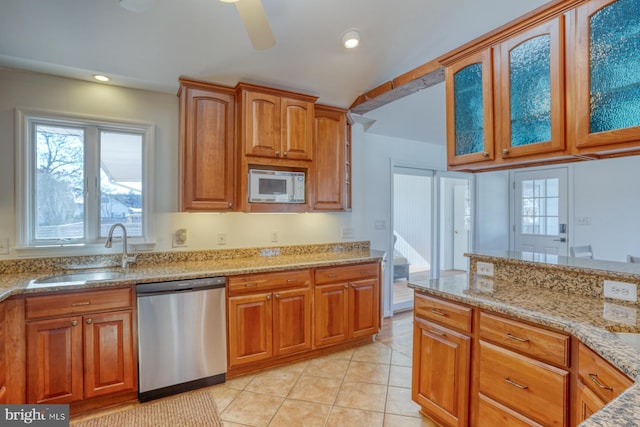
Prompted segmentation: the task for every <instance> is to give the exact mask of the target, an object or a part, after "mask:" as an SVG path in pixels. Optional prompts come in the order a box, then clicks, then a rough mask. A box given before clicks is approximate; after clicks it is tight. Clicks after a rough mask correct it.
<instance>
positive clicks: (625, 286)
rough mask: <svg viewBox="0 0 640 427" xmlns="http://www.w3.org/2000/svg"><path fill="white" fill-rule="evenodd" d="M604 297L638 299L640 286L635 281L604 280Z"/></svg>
mask: <svg viewBox="0 0 640 427" xmlns="http://www.w3.org/2000/svg"><path fill="white" fill-rule="evenodd" d="M604 297H605V298H614V299H619V300H623V301H631V302H636V301H638V286H637V285H636V284H635V283H625V282H616V281H615V280H605V281H604Z"/></svg>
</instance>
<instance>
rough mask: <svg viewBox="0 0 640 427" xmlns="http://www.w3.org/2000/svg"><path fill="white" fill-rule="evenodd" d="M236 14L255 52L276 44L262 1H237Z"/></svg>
mask: <svg viewBox="0 0 640 427" xmlns="http://www.w3.org/2000/svg"><path fill="white" fill-rule="evenodd" d="M236 7H237V8H238V13H239V14H240V18H242V22H244V26H245V27H246V29H247V33H249V39H251V44H252V45H253V47H254V48H255V49H256V50H263V49H269V48H270V47H273V46H274V45H275V44H276V40H275V38H274V37H273V33H272V32H271V27H270V26H269V21H268V20H267V15H266V13H265V12H264V7H263V6H262V0H238V2H237V3H236Z"/></svg>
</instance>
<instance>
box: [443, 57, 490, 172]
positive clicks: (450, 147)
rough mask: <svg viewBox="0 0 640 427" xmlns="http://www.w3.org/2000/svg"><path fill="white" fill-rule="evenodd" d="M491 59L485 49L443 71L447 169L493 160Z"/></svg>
mask: <svg viewBox="0 0 640 427" xmlns="http://www.w3.org/2000/svg"><path fill="white" fill-rule="evenodd" d="M491 56H492V54H491V49H486V50H483V51H481V52H478V53H476V54H473V55H470V56H468V57H465V58H464V59H462V60H460V61H458V62H456V63H455V64H453V65H451V66H448V67H447V70H446V92H447V158H448V163H449V166H456V165H464V164H469V163H477V162H485V161H490V160H493V159H494V138H493V135H494V130H493V67H492V57H491Z"/></svg>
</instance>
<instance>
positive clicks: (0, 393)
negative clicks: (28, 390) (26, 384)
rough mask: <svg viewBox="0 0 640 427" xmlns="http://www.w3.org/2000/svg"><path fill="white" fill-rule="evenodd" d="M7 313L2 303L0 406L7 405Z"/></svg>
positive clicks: (0, 319) (0, 310) (0, 314)
mask: <svg viewBox="0 0 640 427" xmlns="http://www.w3.org/2000/svg"><path fill="white" fill-rule="evenodd" d="M5 313H6V310H5V305H4V303H3V302H0V405H4V404H5V403H7V385H6V382H7V364H6V363H5V360H6V355H7V350H6V346H5V341H6V336H7V334H6V327H7V322H6V321H5Z"/></svg>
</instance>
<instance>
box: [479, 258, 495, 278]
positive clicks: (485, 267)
mask: <svg viewBox="0 0 640 427" xmlns="http://www.w3.org/2000/svg"><path fill="white" fill-rule="evenodd" d="M476 269H477V271H478V274H481V275H482V276H493V263H492V262H480V261H479V262H478V264H477V265H476Z"/></svg>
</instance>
